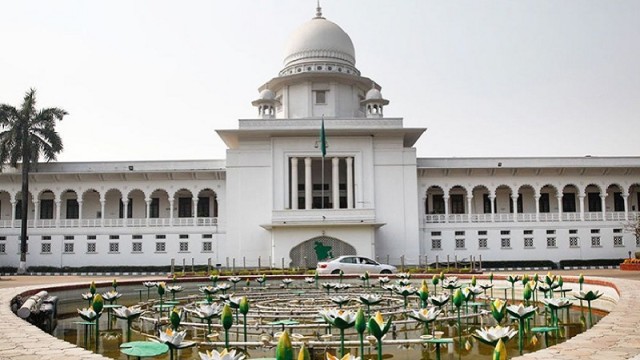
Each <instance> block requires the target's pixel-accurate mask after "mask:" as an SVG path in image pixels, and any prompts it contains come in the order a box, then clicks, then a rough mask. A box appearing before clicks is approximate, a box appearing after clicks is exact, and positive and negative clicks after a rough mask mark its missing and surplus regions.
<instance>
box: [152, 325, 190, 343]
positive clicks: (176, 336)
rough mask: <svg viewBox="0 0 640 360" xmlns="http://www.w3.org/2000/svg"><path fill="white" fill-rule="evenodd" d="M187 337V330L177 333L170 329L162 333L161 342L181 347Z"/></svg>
mask: <svg viewBox="0 0 640 360" xmlns="http://www.w3.org/2000/svg"><path fill="white" fill-rule="evenodd" d="M186 336H187V330H182V331H176V330H173V329H172V328H170V327H168V328H167V330H165V331H160V336H159V338H160V341H161V342H163V343H165V344H167V345H169V344H171V345H173V346H179V345H180V343H182V342H183V341H184V338H185V337H186Z"/></svg>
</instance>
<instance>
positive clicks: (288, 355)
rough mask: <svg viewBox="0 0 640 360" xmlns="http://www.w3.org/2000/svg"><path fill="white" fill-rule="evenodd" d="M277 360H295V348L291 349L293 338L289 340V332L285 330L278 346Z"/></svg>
mask: <svg viewBox="0 0 640 360" xmlns="http://www.w3.org/2000/svg"><path fill="white" fill-rule="evenodd" d="M276 360H293V348H292V347H291V338H289V331H288V330H285V331H284V332H283V333H282V335H280V340H278V346H276Z"/></svg>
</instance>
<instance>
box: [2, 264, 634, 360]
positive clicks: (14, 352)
mask: <svg viewBox="0 0 640 360" xmlns="http://www.w3.org/2000/svg"><path fill="white" fill-rule="evenodd" d="M583 272H584V274H585V277H587V279H588V280H590V279H593V278H592V277H593V276H605V277H602V278H598V279H594V280H602V281H605V282H611V283H614V284H615V286H616V287H617V289H618V291H619V293H620V298H619V299H618V303H617V305H616V306H615V307H614V308H613V310H612V311H611V312H610V313H609V315H607V316H606V317H604V318H603V319H602V320H600V321H599V322H598V323H597V324H596V325H595V326H594V327H593V328H592V329H590V330H589V331H587V332H584V333H582V334H579V335H577V336H575V337H574V338H572V339H571V340H569V341H566V342H564V343H562V344H559V345H556V346H552V347H550V348H548V349H545V350H541V351H537V352H535V353H532V354H526V355H524V356H522V357H519V358H520V359H557V360H565V359H566V360H569V359H594V360H595V359H598V360H618V359H638V360H640V282H638V280H640V273H635V272H623V271H620V270H584V271H583ZM509 273H514V272H509ZM578 273H579V271H554V272H553V274H561V275H563V276H569V275H577V274H578ZM112 279H113V277H112V276H111V277H81V276H56V277H54V276H17V277H3V278H1V279H0V319H2V321H0V334H2V336H1V338H2V341H0V360H10V359H20V360H32V359H33V360H36V359H37V360H40V359H43V358H45V359H51V360H69V359H82V360H84V359H86V360H89V359H105V357H102V356H100V355H96V354H94V353H92V352H90V351H87V350H84V349H82V348H79V347H77V346H75V345H72V344H70V343H67V342H65V341H63V340H59V339H57V338H55V337H53V336H50V335H49V334H47V333H45V332H43V331H41V330H40V329H38V328H37V327H35V326H31V325H30V324H29V323H27V322H26V321H23V320H22V319H20V318H18V317H17V316H15V315H14V314H13V312H11V309H10V301H11V299H12V298H13V297H14V296H16V295H18V294H20V293H23V292H25V291H28V290H34V289H38V288H41V287H46V286H49V285H54V284H55V285H61V284H70V283H82V284H87V283H88V282H89V281H96V282H99V281H111V280H112ZM118 280H119V281H122V282H124V281H127V280H138V278H133V277H126V278H124V277H122V278H119V279H118ZM139 280H142V278H139Z"/></svg>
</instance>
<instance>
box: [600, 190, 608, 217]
mask: <svg viewBox="0 0 640 360" xmlns="http://www.w3.org/2000/svg"><path fill="white" fill-rule="evenodd" d="M606 198H607V194H600V203H601V204H602V205H601V206H602V220H603V221H604V220H607V217H606V216H607V206H606V203H605V200H606Z"/></svg>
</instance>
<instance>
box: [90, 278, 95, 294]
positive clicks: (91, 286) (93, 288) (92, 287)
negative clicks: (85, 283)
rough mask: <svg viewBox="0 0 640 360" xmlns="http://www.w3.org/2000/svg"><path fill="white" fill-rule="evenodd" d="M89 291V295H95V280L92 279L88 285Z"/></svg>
mask: <svg viewBox="0 0 640 360" xmlns="http://www.w3.org/2000/svg"><path fill="white" fill-rule="evenodd" d="M89 292H90V293H91V295H95V294H96V283H95V281H92V282H91V285H89Z"/></svg>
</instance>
